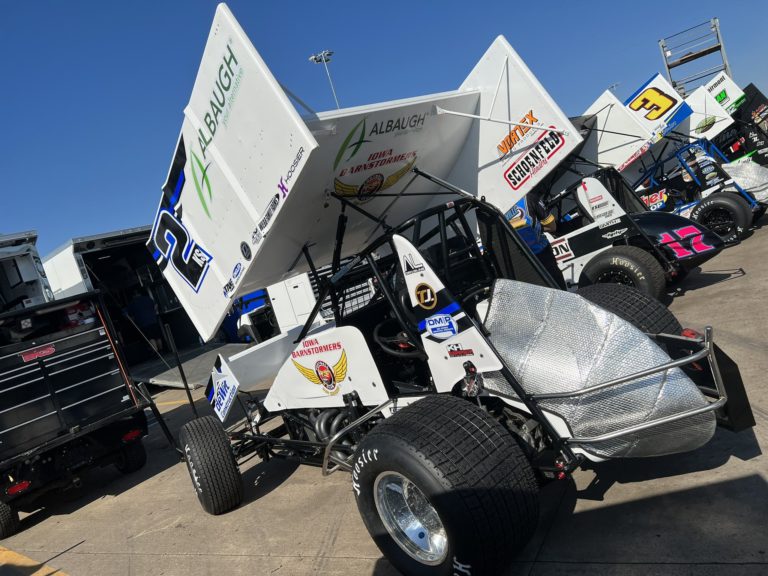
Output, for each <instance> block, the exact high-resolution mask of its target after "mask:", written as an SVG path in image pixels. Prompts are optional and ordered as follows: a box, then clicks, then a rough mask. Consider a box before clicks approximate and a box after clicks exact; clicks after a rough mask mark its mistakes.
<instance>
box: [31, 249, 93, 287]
mask: <svg viewBox="0 0 768 576" xmlns="http://www.w3.org/2000/svg"><path fill="white" fill-rule="evenodd" d="M43 265H44V266H45V271H46V273H47V274H48V278H49V280H50V282H51V290H53V295H54V297H55V298H66V297H67V296H74V295H75V294H82V293H83V292H88V291H89V290H93V286H92V285H91V281H90V279H89V278H88V275H87V274H86V275H84V274H83V271H82V269H83V268H82V257H81V256H80V255H79V254H75V252H74V247H73V246H71V245H70V246H67V247H66V248H64V249H63V250H61V251H59V252H57V253H56V254H54V255H53V256H50V257H48V258H46V259H45V260H44V261H43Z"/></svg>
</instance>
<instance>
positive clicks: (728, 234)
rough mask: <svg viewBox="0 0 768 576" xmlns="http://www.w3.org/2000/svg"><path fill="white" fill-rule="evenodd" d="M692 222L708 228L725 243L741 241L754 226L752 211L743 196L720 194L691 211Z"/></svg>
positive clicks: (703, 201) (709, 197) (708, 197)
mask: <svg viewBox="0 0 768 576" xmlns="http://www.w3.org/2000/svg"><path fill="white" fill-rule="evenodd" d="M690 218H691V220H693V221H694V222H698V223H699V224H701V225H702V226H706V227H707V228H709V229H710V230H712V232H714V233H715V234H717V235H718V236H720V237H721V238H722V239H723V241H724V242H735V241H737V240H741V239H742V237H743V236H744V235H745V234H746V233H747V231H748V230H749V227H750V225H751V224H752V219H753V215H752V209H751V208H750V207H749V204H747V201H746V200H744V198H742V197H741V196H738V195H736V194H733V193H730V192H718V193H716V194H712V195H711V196H707V197H706V198H704V200H702V201H701V202H699V203H698V204H697V205H696V206H695V207H694V208H693V210H692V211H691V216H690Z"/></svg>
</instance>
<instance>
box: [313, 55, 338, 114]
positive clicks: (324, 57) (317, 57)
mask: <svg viewBox="0 0 768 576" xmlns="http://www.w3.org/2000/svg"><path fill="white" fill-rule="evenodd" d="M331 56H333V51H332V50H323V51H322V52H318V53H317V54H312V55H311V56H310V57H309V61H310V62H314V63H315V64H320V63H321V62H322V64H323V66H324V67H325V73H326V74H327V75H328V83H329V84H330V85H331V92H333V99H334V100H335V101H336V109H337V110H338V109H340V108H341V106H339V99H338V98H337V97H336V89H335V88H334V87H333V80H331V71H330V70H328V62H330V61H331Z"/></svg>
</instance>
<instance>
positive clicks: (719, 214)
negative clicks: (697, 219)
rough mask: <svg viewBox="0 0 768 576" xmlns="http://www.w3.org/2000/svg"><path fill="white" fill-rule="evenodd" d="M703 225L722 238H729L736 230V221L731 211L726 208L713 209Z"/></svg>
mask: <svg viewBox="0 0 768 576" xmlns="http://www.w3.org/2000/svg"><path fill="white" fill-rule="evenodd" d="M701 220H702V221H701V223H702V224H703V225H704V226H706V227H707V228H709V229H710V230H712V232H714V233H715V234H718V235H720V236H727V235H728V234H730V233H731V232H733V230H734V228H736V219H735V218H734V215H733V214H732V213H731V211H730V210H727V209H725V208H713V209H712V210H710V211H709V212H708V213H707V215H706V216H704V218H702V219H701Z"/></svg>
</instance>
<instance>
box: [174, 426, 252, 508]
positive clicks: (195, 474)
mask: <svg viewBox="0 0 768 576" xmlns="http://www.w3.org/2000/svg"><path fill="white" fill-rule="evenodd" d="M179 441H180V443H181V445H182V447H183V449H184V456H185V460H186V462H187V471H188V472H189V476H190V478H191V479H192V486H193V488H194V489H195V494H197V498H198V500H200V504H201V505H202V507H203V509H204V510H205V511H206V512H208V513H209V514H213V515H217V514H223V513H224V512H227V511H229V510H232V509H233V508H236V507H237V506H239V505H240V503H241V502H242V501H243V480H242V477H241V476H240V470H239V469H238V467H237V462H236V461H235V456H234V454H232V448H231V447H230V443H229V438H227V435H226V433H225V432H224V429H223V428H222V426H221V423H220V422H219V421H218V420H217V419H216V418H215V417H214V416H204V417H203V418H196V419H195V420H192V421H191V422H187V423H186V424H184V426H182V428H181V433H180V434H179Z"/></svg>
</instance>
